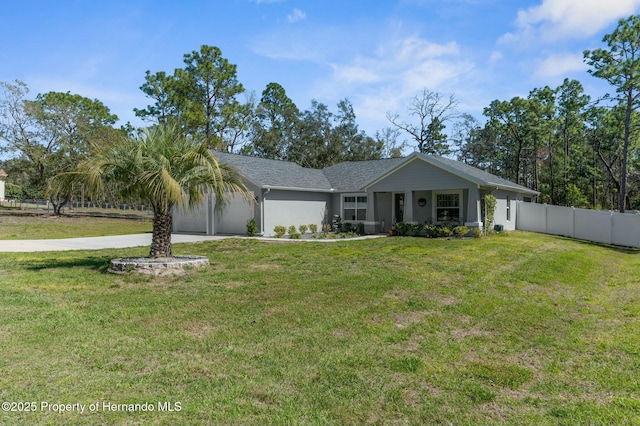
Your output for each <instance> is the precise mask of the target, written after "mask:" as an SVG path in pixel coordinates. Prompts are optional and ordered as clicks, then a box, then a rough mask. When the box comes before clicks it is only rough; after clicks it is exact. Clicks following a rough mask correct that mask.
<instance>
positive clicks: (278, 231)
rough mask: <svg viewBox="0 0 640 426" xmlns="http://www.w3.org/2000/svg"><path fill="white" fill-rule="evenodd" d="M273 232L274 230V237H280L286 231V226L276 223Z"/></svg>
mask: <svg viewBox="0 0 640 426" xmlns="http://www.w3.org/2000/svg"><path fill="white" fill-rule="evenodd" d="M273 232H275V234H276V235H275V236H276V238H282V237H283V236H284V234H286V233H287V228H285V227H284V226H280V225H278V226H276V227H275V228H273Z"/></svg>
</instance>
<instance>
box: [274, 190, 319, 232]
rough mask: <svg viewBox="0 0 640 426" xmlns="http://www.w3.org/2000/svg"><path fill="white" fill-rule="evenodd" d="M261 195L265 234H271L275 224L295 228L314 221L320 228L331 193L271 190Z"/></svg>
mask: <svg viewBox="0 0 640 426" xmlns="http://www.w3.org/2000/svg"><path fill="white" fill-rule="evenodd" d="M263 197H264V198H263V203H264V205H263V209H264V231H263V232H264V235H265V236H271V235H273V234H274V232H273V229H274V228H275V227H276V226H284V227H285V228H288V227H289V226H291V225H293V226H295V227H296V228H297V227H298V226H300V225H309V224H312V223H315V224H316V225H318V229H322V223H323V222H324V221H325V218H326V216H327V215H328V214H329V211H330V205H331V195H330V194H327V193H322V192H301V191H282V190H271V191H269V192H266V193H264V194H263ZM329 220H330V218H329Z"/></svg>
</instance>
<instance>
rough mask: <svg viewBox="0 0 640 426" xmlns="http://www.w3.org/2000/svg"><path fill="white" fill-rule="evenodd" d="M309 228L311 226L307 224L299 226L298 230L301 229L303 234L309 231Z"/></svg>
mask: <svg viewBox="0 0 640 426" xmlns="http://www.w3.org/2000/svg"><path fill="white" fill-rule="evenodd" d="M307 229H309V227H308V226H307V225H300V226H298V231H300V234H302V235H304V234H306V233H307Z"/></svg>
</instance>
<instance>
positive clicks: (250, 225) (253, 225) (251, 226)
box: [247, 218, 258, 237]
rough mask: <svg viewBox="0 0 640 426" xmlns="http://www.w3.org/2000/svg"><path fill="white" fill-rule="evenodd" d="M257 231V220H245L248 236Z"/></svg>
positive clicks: (253, 234)
mask: <svg viewBox="0 0 640 426" xmlns="http://www.w3.org/2000/svg"><path fill="white" fill-rule="evenodd" d="M257 233H258V222H256V220H255V219H254V218H251V219H249V220H248V221H247V235H248V236H250V237H253V236H255V235H256V234H257Z"/></svg>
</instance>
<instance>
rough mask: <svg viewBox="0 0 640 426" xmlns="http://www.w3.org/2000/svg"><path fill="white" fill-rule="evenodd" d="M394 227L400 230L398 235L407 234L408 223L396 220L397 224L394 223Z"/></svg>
mask: <svg viewBox="0 0 640 426" xmlns="http://www.w3.org/2000/svg"><path fill="white" fill-rule="evenodd" d="M393 229H395V230H396V231H398V235H401V236H402V235H407V224H406V223H404V222H396V224H395V225H393Z"/></svg>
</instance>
